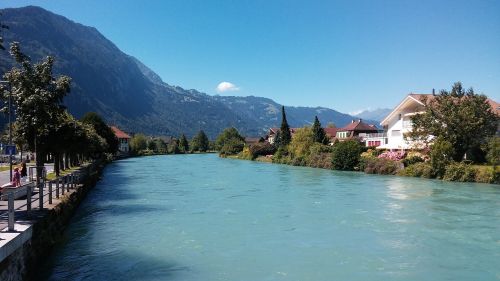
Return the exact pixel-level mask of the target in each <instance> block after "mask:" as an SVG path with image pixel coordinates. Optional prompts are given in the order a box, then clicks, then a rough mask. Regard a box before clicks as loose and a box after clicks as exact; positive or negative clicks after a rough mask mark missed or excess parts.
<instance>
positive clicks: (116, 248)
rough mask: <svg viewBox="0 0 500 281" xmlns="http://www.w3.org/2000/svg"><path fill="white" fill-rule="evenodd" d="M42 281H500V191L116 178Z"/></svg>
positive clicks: (136, 169) (119, 173)
mask: <svg viewBox="0 0 500 281" xmlns="http://www.w3.org/2000/svg"><path fill="white" fill-rule="evenodd" d="M43 268H45V271H44V272H43V273H42V276H40V279H42V280H188V281H190V280H203V281H211V280H228V281H236V280H241V281H260V280H263V281H265V280H315V281H321V280H324V281H330V280H478V281H479V280H500V188H499V186H495V185H484V184H463V183H449V182H442V181H434V180H425V179H414V178H403V177H395V176H375V175H365V174H363V173H355V172H336V171H328V170H321V169H312V168H302V167H291V166H284V165H273V164H266V163H256V162H250V161H240V160H230V159H220V158H218V157H217V156H216V155H213V154H212V155H207V154H205V155H178V156H154V157H143V158H133V159H127V160H121V161H117V162H115V163H112V164H111V165H109V166H108V167H106V169H105V171H104V177H103V179H102V180H101V181H100V182H99V183H98V184H97V186H96V187H95V188H94V189H93V190H92V191H91V192H90V193H89V195H88V197H87V198H86V199H85V201H84V202H83V203H82V205H81V206H80V208H79V210H78V211H77V213H76V215H75V217H74V218H73V220H72V222H71V224H70V225H69V226H68V229H67V231H66V233H65V241H63V242H62V243H61V245H59V246H58V247H57V248H56V250H55V251H54V253H53V254H52V255H51V257H50V258H48V259H47V262H46V264H45V265H44V266H43Z"/></svg>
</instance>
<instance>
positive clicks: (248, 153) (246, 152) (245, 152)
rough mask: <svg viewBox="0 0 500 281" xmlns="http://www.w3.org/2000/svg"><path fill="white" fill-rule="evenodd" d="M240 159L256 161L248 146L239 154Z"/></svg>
mask: <svg viewBox="0 0 500 281" xmlns="http://www.w3.org/2000/svg"><path fill="white" fill-rule="evenodd" d="M238 158H240V159H246V160H254V159H255V157H253V155H252V153H251V151H250V148H249V147H248V146H245V147H243V150H242V151H241V152H240V153H239V154H238Z"/></svg>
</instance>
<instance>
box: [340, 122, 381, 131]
mask: <svg viewBox="0 0 500 281" xmlns="http://www.w3.org/2000/svg"><path fill="white" fill-rule="evenodd" d="M337 131H339V132H341V131H373V132H377V131H378V129H377V127H375V126H374V125H369V124H366V123H364V122H363V121H362V120H361V119H359V120H358V121H353V122H351V123H349V124H347V126H345V127H344V128H340V129H338V130H337Z"/></svg>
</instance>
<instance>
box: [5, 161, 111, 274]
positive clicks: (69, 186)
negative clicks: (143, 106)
mask: <svg viewBox="0 0 500 281" xmlns="http://www.w3.org/2000/svg"><path fill="white" fill-rule="evenodd" d="M104 166H105V163H104V162H98V163H93V164H89V165H87V166H84V167H81V168H80V169H79V170H78V171H74V172H73V173H72V174H71V176H69V177H66V179H65V180H61V181H60V184H62V189H61V190H59V188H56V184H52V183H53V182H50V183H49V182H47V185H46V187H44V189H46V188H49V189H50V191H53V190H54V189H57V191H55V193H52V192H51V193H48V194H46V195H44V196H47V197H49V196H50V195H49V194H52V195H53V196H54V198H50V200H49V199H48V198H46V199H45V200H47V201H44V207H43V209H32V210H31V211H29V213H27V211H16V218H19V219H18V220H16V222H15V225H14V229H15V231H14V232H12V231H8V229H7V228H5V229H4V230H2V231H1V232H0V238H2V240H3V243H2V247H1V248H0V252H1V253H3V254H4V256H5V257H4V258H3V260H2V261H1V262H0V280H2V281H21V280H37V279H38V276H37V272H38V271H39V265H40V264H41V262H42V261H43V260H44V259H45V258H46V257H47V256H48V255H49V254H50V252H51V250H52V248H53V247H54V245H55V244H56V243H57V242H59V241H60V240H61V237H62V234H63V232H64V230H65V228H66V226H67V224H68V222H69V221H70V219H71V217H72V216H73V214H74V212H75V210H76V209H77V208H78V206H79V204H80V203H81V202H82V200H83V199H84V198H85V196H86V195H87V193H88V191H89V190H90V189H91V188H92V187H93V186H94V185H95V184H96V182H97V181H98V180H99V178H100V175H101V173H102V170H103V168H104ZM57 187H59V181H58V183H57ZM65 191H66V192H65ZM59 192H61V194H60V193H59ZM56 194H57V195H56ZM56 196H57V197H56ZM50 203H52V204H50Z"/></svg>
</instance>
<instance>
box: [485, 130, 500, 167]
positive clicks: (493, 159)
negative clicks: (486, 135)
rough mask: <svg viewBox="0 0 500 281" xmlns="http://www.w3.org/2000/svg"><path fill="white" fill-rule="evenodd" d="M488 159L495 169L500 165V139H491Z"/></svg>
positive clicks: (495, 137) (497, 137)
mask: <svg viewBox="0 0 500 281" xmlns="http://www.w3.org/2000/svg"><path fill="white" fill-rule="evenodd" d="M487 151H488V152H487V154H486V159H487V160H488V162H489V163H490V164H491V165H493V167H495V166H498V165H500V137H499V136H494V137H491V138H490V139H489V141H488V148H487Z"/></svg>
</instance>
